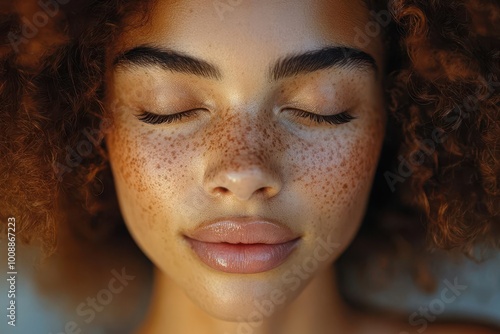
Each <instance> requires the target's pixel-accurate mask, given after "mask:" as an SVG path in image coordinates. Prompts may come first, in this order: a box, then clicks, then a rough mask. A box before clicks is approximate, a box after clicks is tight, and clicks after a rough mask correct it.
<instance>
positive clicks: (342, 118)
mask: <svg viewBox="0 0 500 334" xmlns="http://www.w3.org/2000/svg"><path fill="white" fill-rule="evenodd" d="M288 110H290V111H291V113H292V114H293V115H294V116H296V117H300V118H308V119H310V120H311V121H313V122H315V123H319V124H321V123H328V124H337V125H339V124H344V123H348V122H350V121H352V120H353V119H356V117H354V116H352V115H351V114H350V113H349V111H344V112H341V113H339V114H335V115H318V114H314V113H311V112H307V111H304V110H301V109H288Z"/></svg>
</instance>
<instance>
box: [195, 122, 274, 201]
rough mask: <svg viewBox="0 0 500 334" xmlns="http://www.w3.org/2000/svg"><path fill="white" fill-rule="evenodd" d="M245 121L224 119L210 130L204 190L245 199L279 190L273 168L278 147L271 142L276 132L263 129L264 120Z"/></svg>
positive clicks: (271, 193)
mask: <svg viewBox="0 0 500 334" xmlns="http://www.w3.org/2000/svg"><path fill="white" fill-rule="evenodd" d="M229 123H231V124H229ZM246 124H247V125H248V126H242V125H241V124H240V122H238V120H237V121H235V122H234V123H233V122H227V123H225V126H224V127H220V128H218V129H217V130H218V131H215V132H214V133H215V136H216V139H215V138H214V141H212V142H216V144H215V145H213V146H211V147H207V153H208V154H207V156H208V157H210V158H209V161H207V164H206V166H207V168H206V169H205V173H204V177H203V183H204V184H203V186H204V189H205V192H206V193H208V194H210V195H212V196H226V197H228V198H229V197H236V198H238V199H239V200H249V199H250V198H251V197H252V196H264V198H271V197H273V196H276V194H278V193H279V191H280V190H281V188H282V179H281V174H280V172H279V170H278V169H277V166H278V163H279V159H280V156H281V155H280V151H281V150H280V149H279V148H277V147H276V145H275V144H273V142H274V143H275V142H276V141H275V140H274V139H275V138H274V137H275V136H276V135H277V134H276V133H275V131H272V129H271V128H269V129H268V128H266V129H264V128H265V127H266V125H264V124H266V122H261V123H260V125H259V122H257V121H255V120H248V121H247V123H246ZM270 134H271V135H270Z"/></svg>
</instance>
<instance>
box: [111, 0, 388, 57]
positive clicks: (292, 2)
mask: <svg viewBox="0 0 500 334" xmlns="http://www.w3.org/2000/svg"><path fill="white" fill-rule="evenodd" d="M147 17H148V19H147V20H146V21H144V17H143V16H140V18H139V17H134V16H131V17H130V18H129V20H130V23H132V24H130V25H129V28H128V29H126V30H125V31H124V33H123V34H122V36H121V38H120V40H119V42H118V43H117V46H116V47H115V48H114V49H115V50H114V51H115V52H114V53H115V54H116V53H119V52H120V51H123V50H126V49H130V48H132V47H135V46H137V45H141V44H149V45H151V44H153V45H160V46H168V47H171V48H174V49H177V50H182V51H184V52H187V53H189V54H193V55H204V57H202V58H205V59H210V58H213V60H214V62H216V63H218V60H220V59H217V56H219V57H223V58H224V59H253V60H255V61H256V64H258V63H259V62H258V61H259V60H262V63H263V64H264V63H266V64H267V63H268V61H269V59H270V58H271V59H273V58H277V57H279V56H281V55H283V54H289V53H296V52H300V51H305V50H310V49H314V48H317V47H318V46H321V45H325V44H328V45H340V46H348V47H353V48H355V49H359V50H362V51H365V52H367V53H369V54H370V55H372V57H373V58H375V59H376V60H377V63H379V64H380V63H381V59H380V58H381V55H382V53H383V50H382V46H381V45H382V44H381V43H380V41H381V36H379V35H380V34H376V35H373V34H370V35H369V36H367V34H366V33H365V31H366V29H367V27H368V26H369V22H370V20H372V18H371V16H370V13H369V9H368V7H367V6H366V3H365V1H364V0H336V1H331V0H288V1H282V0H252V1H250V0H218V1H206V0H177V1H173V0H157V1H155V2H154V3H152V6H151V7H150V12H149V15H148V16H147ZM137 20H141V22H137ZM134 21H135V22H134ZM137 23H139V24H137ZM366 37H368V38H366ZM211 56H213V57H211Z"/></svg>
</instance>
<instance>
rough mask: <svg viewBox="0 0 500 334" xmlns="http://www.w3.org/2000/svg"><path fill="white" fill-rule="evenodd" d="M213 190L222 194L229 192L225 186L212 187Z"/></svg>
mask: <svg viewBox="0 0 500 334" xmlns="http://www.w3.org/2000/svg"><path fill="white" fill-rule="evenodd" d="M213 192H214V194H221V195H224V194H227V193H228V192H229V189H227V188H225V187H215V188H214V189H213Z"/></svg>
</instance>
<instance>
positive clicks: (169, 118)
mask: <svg viewBox="0 0 500 334" xmlns="http://www.w3.org/2000/svg"><path fill="white" fill-rule="evenodd" d="M200 111H202V109H200V108H194V109H189V110H184V111H180V112H177V113H174V114H156V113H152V112H149V111H145V110H144V111H142V112H141V113H140V114H139V115H136V117H137V118H138V119H139V120H140V121H142V122H144V123H148V124H153V125H156V124H164V123H167V124H170V123H172V122H176V121H180V120H182V119H184V118H190V117H193V116H196V115H197V114H198V113H199V112H200Z"/></svg>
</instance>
